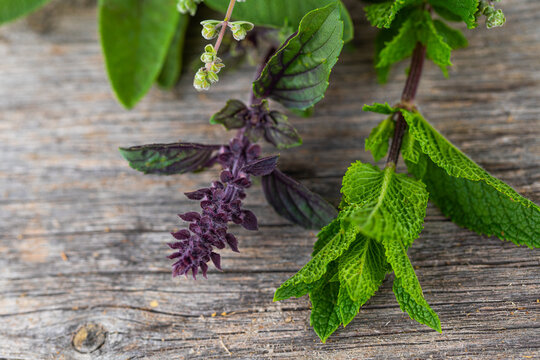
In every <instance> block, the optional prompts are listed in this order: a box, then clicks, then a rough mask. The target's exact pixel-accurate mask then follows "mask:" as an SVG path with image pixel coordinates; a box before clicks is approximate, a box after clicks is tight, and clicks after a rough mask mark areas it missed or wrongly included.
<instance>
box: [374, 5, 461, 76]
mask: <svg viewBox="0 0 540 360" xmlns="http://www.w3.org/2000/svg"><path fill="white" fill-rule="evenodd" d="M444 30H446V29H444ZM444 30H443V31H444ZM445 34H447V35H448V33H445ZM449 36H452V37H451V40H452V41H454V40H456V39H455V36H456V35H455V34H450V35H449ZM418 42H420V43H422V44H423V45H425V46H426V56H427V57H428V58H429V59H431V60H432V61H433V62H434V63H435V64H437V65H439V67H440V68H441V70H442V71H443V73H444V75H445V76H447V75H448V72H447V69H446V67H447V66H450V65H452V63H451V62H450V53H451V51H452V48H451V47H450V45H449V44H447V43H446V41H445V37H444V36H442V35H441V34H439V33H438V30H437V28H436V26H435V24H434V23H433V20H432V19H431V14H430V13H429V12H428V11H424V10H416V11H414V12H412V13H411V15H410V16H408V17H407V20H405V21H404V22H403V24H402V25H401V27H400V28H399V31H398V34H397V35H396V36H394V38H393V39H392V40H391V41H389V42H387V43H386V44H385V47H384V49H382V50H381V52H380V53H379V56H378V59H379V61H378V62H377V64H376V65H375V66H376V68H381V69H383V70H384V69H388V67H389V66H391V65H392V64H394V63H396V62H398V61H401V60H403V59H405V58H407V57H409V56H410V55H411V54H412V52H413V50H414V48H415V46H416V44H417V43H418ZM386 73H387V70H384V72H383V75H384V76H385V74H386Z"/></svg>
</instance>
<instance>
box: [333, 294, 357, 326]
mask: <svg viewBox="0 0 540 360" xmlns="http://www.w3.org/2000/svg"><path fill="white" fill-rule="evenodd" d="M362 304H363V303H361V302H360V301H354V300H352V299H351V297H350V296H349V292H348V291H347V289H345V288H344V287H343V286H340V287H339V293H338V299H337V306H338V308H339V317H340V319H341V323H343V327H345V326H347V324H349V323H350V322H351V321H352V320H353V319H354V317H355V316H356V315H357V314H358V312H359V311H360V307H361V306H362Z"/></svg>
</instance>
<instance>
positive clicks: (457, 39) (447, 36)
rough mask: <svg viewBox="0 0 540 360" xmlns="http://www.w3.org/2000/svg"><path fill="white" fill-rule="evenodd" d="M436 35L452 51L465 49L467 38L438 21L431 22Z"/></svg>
mask: <svg viewBox="0 0 540 360" xmlns="http://www.w3.org/2000/svg"><path fill="white" fill-rule="evenodd" d="M433 25H435V29H437V33H438V34H439V35H440V36H441V37H442V38H443V40H444V42H446V43H447V44H448V45H449V46H450V47H451V48H452V50H454V49H460V48H464V47H467V45H468V44H469V42H468V41H467V38H466V37H465V36H464V35H463V34H462V33H461V31H459V30H457V29H453V28H451V27H450V26H448V25H446V24H445V23H444V22H442V21H440V20H433Z"/></svg>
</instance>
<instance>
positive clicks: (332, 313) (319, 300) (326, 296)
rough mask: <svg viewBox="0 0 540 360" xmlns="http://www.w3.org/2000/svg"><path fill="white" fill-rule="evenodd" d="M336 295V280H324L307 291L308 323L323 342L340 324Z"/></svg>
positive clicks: (337, 285) (337, 289) (337, 286)
mask: <svg viewBox="0 0 540 360" xmlns="http://www.w3.org/2000/svg"><path fill="white" fill-rule="evenodd" d="M338 295H339V283H338V282H326V283H324V284H323V285H321V286H320V287H318V288H316V289H313V290H312V291H310V293H309V299H310V300H311V305H312V309H311V316H310V325H311V326H313V329H314V330H315V332H316V333H317V335H319V338H320V339H321V341H322V342H323V343H325V342H326V339H328V337H329V336H330V335H331V334H332V333H333V332H334V331H336V330H337V328H338V327H339V325H340V324H341V313H340V309H339V306H338Z"/></svg>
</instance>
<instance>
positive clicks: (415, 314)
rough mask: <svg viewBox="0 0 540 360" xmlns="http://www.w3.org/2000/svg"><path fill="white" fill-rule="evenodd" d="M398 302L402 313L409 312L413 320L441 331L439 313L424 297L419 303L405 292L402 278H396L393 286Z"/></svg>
mask: <svg viewBox="0 0 540 360" xmlns="http://www.w3.org/2000/svg"><path fill="white" fill-rule="evenodd" d="M392 290H394V295H396V300H397V302H398V303H399V308H400V309H401V311H404V312H407V313H408V314H409V316H410V317H411V319H413V320H416V321H418V322H419V323H421V324H424V325H427V326H429V327H430V328H432V329H434V330H437V331H438V332H442V331H441V321H440V320H439V316H437V313H436V312H435V311H433V310H432V309H431V308H430V307H429V305H428V303H427V301H426V300H425V299H424V298H423V297H422V298H420V301H417V300H416V299H415V297H414V296H411V294H410V293H408V292H407V290H405V288H404V287H403V286H402V281H401V279H400V278H398V277H396V278H394V284H393V286H392Z"/></svg>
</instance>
